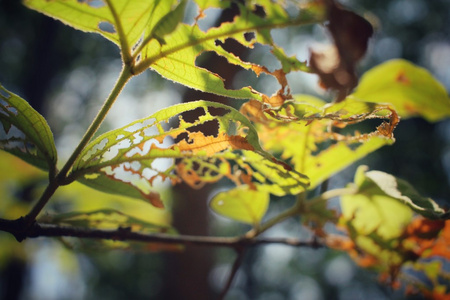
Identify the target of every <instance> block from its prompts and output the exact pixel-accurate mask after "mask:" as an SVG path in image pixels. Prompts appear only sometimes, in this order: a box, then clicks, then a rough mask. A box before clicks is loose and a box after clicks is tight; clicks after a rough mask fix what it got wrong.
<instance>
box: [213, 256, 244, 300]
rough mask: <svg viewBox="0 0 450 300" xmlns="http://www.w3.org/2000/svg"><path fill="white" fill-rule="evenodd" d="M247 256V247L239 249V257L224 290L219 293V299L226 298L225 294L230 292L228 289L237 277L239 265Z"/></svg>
mask: <svg viewBox="0 0 450 300" xmlns="http://www.w3.org/2000/svg"><path fill="white" fill-rule="evenodd" d="M244 256H245V248H242V249H239V250H237V257H236V259H235V261H234V263H233V267H232V269H231V272H230V275H229V276H228V280H227V283H226V284H225V286H224V288H223V290H222V292H221V293H220V295H219V298H218V299H219V300H223V299H225V296H226V295H227V293H228V290H229V289H230V287H231V284H232V283H233V280H234V278H235V277H236V274H237V271H238V270H239V267H240V266H241V265H242V262H243V261H244Z"/></svg>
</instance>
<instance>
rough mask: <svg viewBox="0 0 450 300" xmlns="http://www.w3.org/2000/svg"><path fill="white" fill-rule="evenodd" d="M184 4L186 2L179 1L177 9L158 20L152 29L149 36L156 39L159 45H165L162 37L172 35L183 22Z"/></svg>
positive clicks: (184, 0)
mask: <svg viewBox="0 0 450 300" xmlns="http://www.w3.org/2000/svg"><path fill="white" fill-rule="evenodd" d="M186 3H187V1H186V0H181V2H180V3H179V4H178V5H177V7H176V8H175V9H173V10H172V11H170V12H169V13H168V14H167V15H166V16H164V18H162V19H160V20H159V22H158V23H157V24H156V25H155V27H154V28H153V30H152V33H151V36H153V37H154V38H155V39H157V40H158V42H159V43H160V44H165V43H166V42H165V41H164V36H165V35H168V34H170V33H172V32H173V31H174V30H175V28H177V26H178V24H179V23H181V21H182V20H183V16H184V9H185V8H186Z"/></svg>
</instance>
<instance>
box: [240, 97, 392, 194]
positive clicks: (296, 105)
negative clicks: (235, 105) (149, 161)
mask: <svg viewBox="0 0 450 300" xmlns="http://www.w3.org/2000/svg"><path fill="white" fill-rule="evenodd" d="M241 111H242V112H243V113H244V114H246V115H247V116H249V118H251V119H252V120H253V121H254V122H256V123H257V126H258V127H257V128H258V129H259V131H260V134H259V137H260V139H261V141H262V144H263V145H264V148H265V149H268V150H270V151H273V152H275V153H280V154H281V158H282V159H284V160H287V161H289V162H290V163H291V164H292V165H293V166H294V169H295V170H296V171H298V172H300V173H303V174H306V175H307V176H308V177H309V178H310V180H311V185H310V188H314V187H315V186H317V185H318V184H319V183H320V182H322V181H323V180H325V179H327V178H328V177H330V176H331V175H333V174H334V173H336V172H338V171H340V170H342V169H343V168H345V167H346V166H348V165H350V164H351V163H353V162H355V161H357V160H358V159H361V158H362V157H364V156H366V155H368V154H369V153H371V152H373V151H375V150H377V149H378V148H380V147H382V146H384V145H389V144H392V143H393V142H394V137H393V130H394V128H395V126H396V125H397V123H398V117H397V115H396V113H395V111H393V110H391V109H389V108H388V107H387V106H384V105H377V104H373V103H366V102H361V101H355V100H351V99H347V100H345V101H342V102H340V103H335V104H325V102H323V101H322V100H320V99H317V98H314V97H311V96H296V97H295V101H294V102H286V103H285V104H284V105H283V106H282V107H281V108H280V109H279V110H270V109H264V108H263V106H262V105H261V104H260V103H257V102H256V101H255V102H248V103H246V104H245V105H244V106H243V108H242V109H241ZM378 118H379V119H387V121H383V122H382V123H381V125H379V126H378V127H377V128H376V130H375V131H373V132H369V133H360V132H358V131H357V130H353V131H349V132H348V133H346V132H345V130H346V129H347V128H346V127H350V125H352V124H355V123H360V122H363V121H364V120H367V119H378ZM330 128H332V130H330ZM337 130H339V131H340V132H341V133H337V132H335V131H337Z"/></svg>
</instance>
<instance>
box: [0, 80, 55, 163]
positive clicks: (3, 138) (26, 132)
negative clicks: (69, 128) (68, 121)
mask: <svg viewBox="0 0 450 300" xmlns="http://www.w3.org/2000/svg"><path fill="white" fill-rule="evenodd" d="M0 122H1V126H2V127H1V128H2V132H1V134H0V149H2V150H4V151H7V152H9V153H11V154H13V155H15V156H18V157H20V158H21V159H23V160H24V161H26V162H28V163H30V164H32V165H34V166H36V167H38V168H41V169H43V170H53V169H54V168H55V165H56V160H57V155H56V148H55V143H54V141H53V134H52V132H51V130H50V127H49V126H48V124H47V121H46V120H45V119H44V117H42V116H41V115H40V114H39V113H38V112H37V111H36V110H34V109H33V108H32V107H31V106H30V105H29V104H28V102H27V101H25V100H24V99H22V98H20V97H19V96H17V95H15V94H13V93H11V92H9V91H8V90H6V89H5V88H4V87H3V86H2V85H0Z"/></svg>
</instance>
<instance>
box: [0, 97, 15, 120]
mask: <svg viewBox="0 0 450 300" xmlns="http://www.w3.org/2000/svg"><path fill="white" fill-rule="evenodd" d="M0 109H1V110H0V114H3V115H5V116H9V114H8V112H9V113H12V114H13V115H15V116H17V113H18V112H17V109H16V108H15V107H12V106H10V105H9V103H8V102H6V101H4V100H3V99H0Z"/></svg>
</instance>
